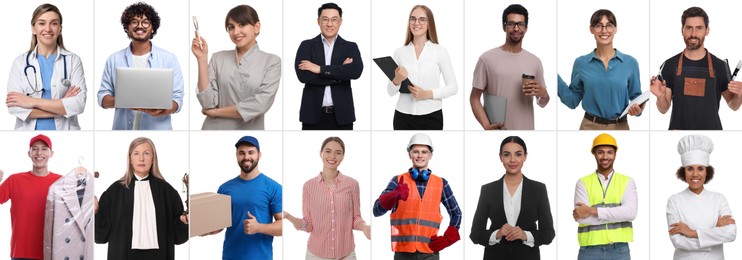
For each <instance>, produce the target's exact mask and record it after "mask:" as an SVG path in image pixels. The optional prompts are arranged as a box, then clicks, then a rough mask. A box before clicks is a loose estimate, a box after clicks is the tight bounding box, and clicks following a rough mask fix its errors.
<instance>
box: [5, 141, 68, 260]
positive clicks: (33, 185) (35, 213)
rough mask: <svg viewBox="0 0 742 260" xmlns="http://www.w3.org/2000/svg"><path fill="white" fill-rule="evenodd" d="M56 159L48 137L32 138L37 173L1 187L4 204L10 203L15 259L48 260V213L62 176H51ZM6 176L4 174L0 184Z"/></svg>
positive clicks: (15, 178)
mask: <svg viewBox="0 0 742 260" xmlns="http://www.w3.org/2000/svg"><path fill="white" fill-rule="evenodd" d="M53 155H54V151H52V141H51V140H50V139H49V137H47V136H45V135H37V136H34V137H33V138H31V142H30V143H29V149H28V157H29V158H31V162H32V163H33V169H32V170H31V171H28V172H21V173H17V174H12V175H10V176H8V179H7V180H6V181H5V182H3V183H2V184H0V204H4V203H5V202H7V201H8V200H10V199H13V203H12V204H11V206H10V222H11V224H10V225H11V227H12V228H11V232H12V236H11V240H10V257H11V259H42V258H44V251H43V244H44V210H45V207H46V195H47V192H48V191H49V186H51V185H52V183H54V182H55V181H56V180H57V179H59V178H60V177H61V176H60V175H58V174H56V173H53V172H50V171H49V169H48V167H47V166H48V164H49V159H51V158H52V156H53ZM2 179H3V176H2V174H1V173H0V181H2Z"/></svg>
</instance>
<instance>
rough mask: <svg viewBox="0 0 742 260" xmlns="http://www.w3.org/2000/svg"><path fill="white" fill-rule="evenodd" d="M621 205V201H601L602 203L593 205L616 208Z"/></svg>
mask: <svg viewBox="0 0 742 260" xmlns="http://www.w3.org/2000/svg"><path fill="white" fill-rule="evenodd" d="M620 206H621V203H600V204H595V205H592V206H591V207H596V208H615V207H620Z"/></svg>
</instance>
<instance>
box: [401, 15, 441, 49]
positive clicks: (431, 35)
mask: <svg viewBox="0 0 742 260" xmlns="http://www.w3.org/2000/svg"><path fill="white" fill-rule="evenodd" d="M417 8H422V9H423V11H425V15H427V16H428V32H427V33H426V34H427V37H428V40H430V41H431V42H433V43H435V44H438V33H436V32H435V18H433V11H431V10H430V8H428V7H427V6H425V5H416V6H414V7H412V10H410V16H412V12H413V11H415V9H417ZM408 18H409V17H408ZM412 38H414V37H413V36H412V31H411V30H410V26H409V24H408V25H407V38H406V39H405V41H404V45H407V44H410V42H412Z"/></svg>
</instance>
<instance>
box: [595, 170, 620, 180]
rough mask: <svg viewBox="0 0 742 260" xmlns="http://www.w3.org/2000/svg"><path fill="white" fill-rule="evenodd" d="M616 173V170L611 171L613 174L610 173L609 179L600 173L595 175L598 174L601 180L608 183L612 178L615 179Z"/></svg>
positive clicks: (596, 172)
mask: <svg viewBox="0 0 742 260" xmlns="http://www.w3.org/2000/svg"><path fill="white" fill-rule="evenodd" d="M614 173H616V169H613V170H611V173H609V174H608V178H604V177H603V174H600V173H598V171H595V174H597V175H598V178H599V179H600V180H601V181H608V180H610V179H611V178H613V174H614Z"/></svg>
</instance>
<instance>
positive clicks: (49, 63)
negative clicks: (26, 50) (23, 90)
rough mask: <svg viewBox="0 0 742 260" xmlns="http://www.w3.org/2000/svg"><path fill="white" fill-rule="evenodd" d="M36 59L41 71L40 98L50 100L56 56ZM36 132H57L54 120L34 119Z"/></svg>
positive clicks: (38, 55)
mask: <svg viewBox="0 0 742 260" xmlns="http://www.w3.org/2000/svg"><path fill="white" fill-rule="evenodd" d="M36 59H37V60H38V61H39V69H40V70H41V71H40V72H41V85H42V89H43V90H42V91H41V98H43V99H52V75H54V60H56V59H57V55H56V54H52V55H49V58H46V57H44V55H42V54H36ZM35 129H36V130H57V126H56V125H55V124H54V118H53V117H49V118H39V119H36V128H35Z"/></svg>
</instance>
